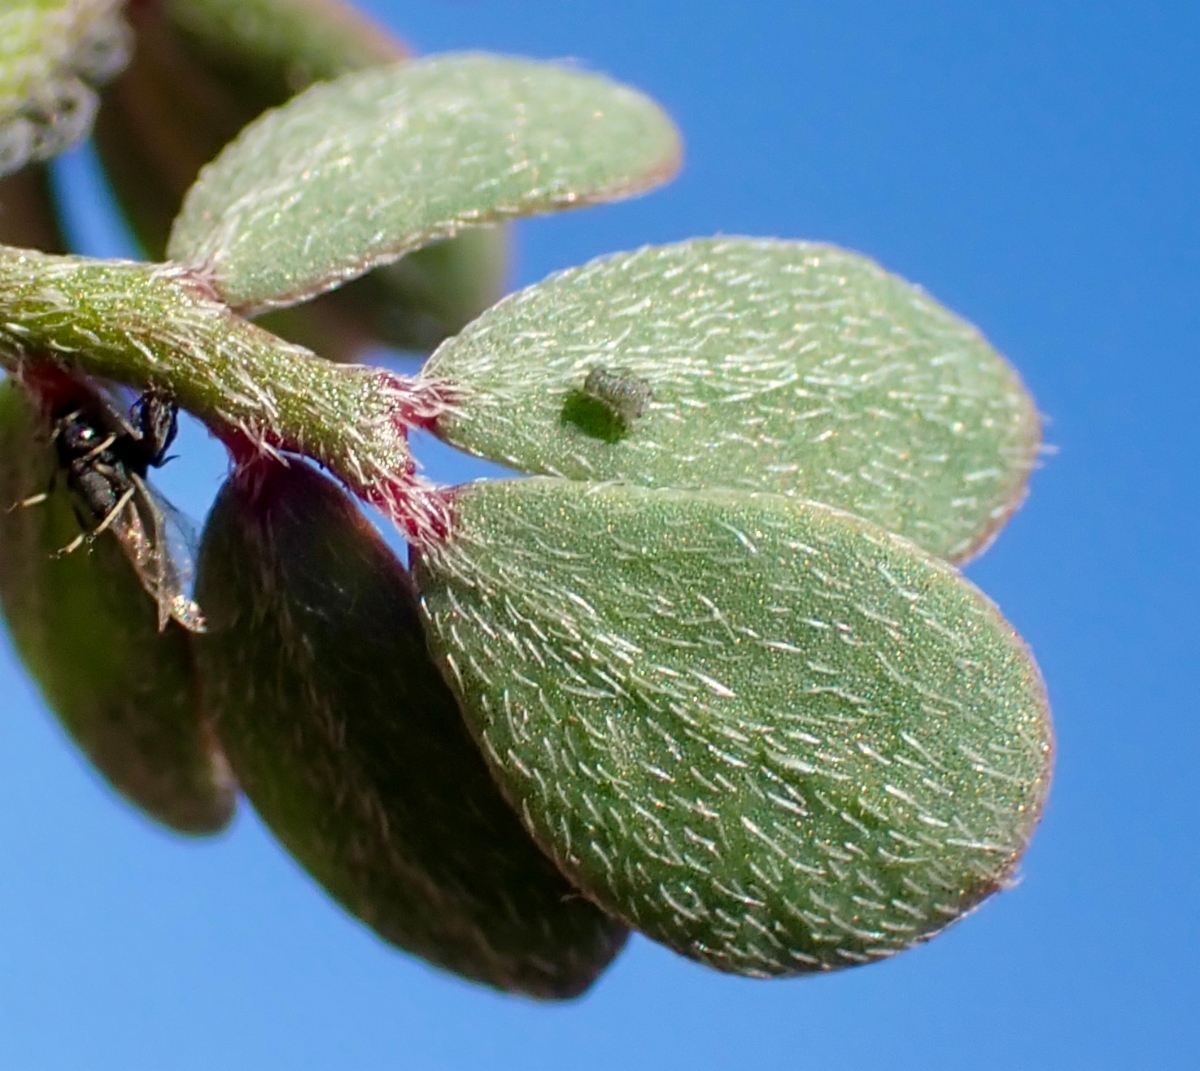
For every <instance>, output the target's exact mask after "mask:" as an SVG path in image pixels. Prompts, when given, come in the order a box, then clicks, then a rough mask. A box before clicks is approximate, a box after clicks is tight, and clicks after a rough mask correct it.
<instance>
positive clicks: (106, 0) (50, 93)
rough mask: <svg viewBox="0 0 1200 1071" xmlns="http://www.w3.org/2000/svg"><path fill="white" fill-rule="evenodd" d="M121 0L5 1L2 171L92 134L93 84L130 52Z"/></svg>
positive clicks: (0, 55)
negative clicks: (90, 130) (90, 132)
mask: <svg viewBox="0 0 1200 1071" xmlns="http://www.w3.org/2000/svg"><path fill="white" fill-rule="evenodd" d="M120 7H121V0H7V2H6V3H5V5H4V7H3V9H0V175H5V174H8V173H9V172H12V171H16V170H17V169H18V168H20V167H22V166H23V165H24V164H26V163H27V162H29V161H32V160H44V159H46V158H48V157H50V156H53V155H54V154H55V153H58V152H61V151H62V150H63V149H65V148H67V147H68V146H70V145H71V144H73V143H74V142H76V141H78V140H79V139H80V138H82V137H83V136H84V135H85V134H87V132H88V130H89V128H90V127H91V123H92V117H93V116H94V114H95V111H96V94H95V93H94V92H93V91H92V88H91V87H92V86H93V85H97V84H99V83H101V82H103V81H105V80H106V79H108V78H110V77H111V76H112V75H113V74H115V73H116V72H117V71H118V70H120V69H121V67H122V66H123V65H124V63H125V60H126V59H127V58H128V35H127V31H126V28H125V25H124V23H122V22H121V19H120V14H119V12H120Z"/></svg>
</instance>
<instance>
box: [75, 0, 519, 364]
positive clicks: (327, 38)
mask: <svg viewBox="0 0 1200 1071" xmlns="http://www.w3.org/2000/svg"><path fill="white" fill-rule="evenodd" d="M130 21H131V22H132V24H133V27H134V30H135V32H136V34H137V40H138V49H137V51H136V52H135V54H134V57H133V61H132V62H131V63H130V65H129V67H128V69H127V70H126V72H125V74H124V75H123V76H122V77H121V78H120V79H118V80H117V81H116V82H115V83H114V84H113V86H112V88H111V89H110V90H109V91H108V92H107V93H106V94H105V96H104V107H103V108H102V109H101V111H100V113H99V116H98V117H97V121H96V140H97V144H98V146H99V150H100V157H101V160H102V161H103V163H104V167H105V170H106V171H107V173H108V176H109V179H110V180H111V182H112V183H113V187H114V189H115V191H116V193H117V196H118V199H119V201H120V202H121V206H122V208H123V210H124V212H125V214H126V216H127V217H128V219H129V220H130V223H131V224H132V225H133V228H134V230H135V233H136V234H137V236H138V240H139V242H140V243H141V245H142V247H143V249H145V251H146V253H147V254H148V256H149V257H150V258H151V259H153V260H160V259H162V257H163V256H164V255H165V252H166V244H167V235H168V233H169V231H170V227H171V222H172V220H173V219H174V218H175V216H176V214H177V213H178V211H179V207H180V204H181V203H182V201H183V195H184V194H185V193H186V192H187V190H188V188H189V187H190V186H191V184H192V183H193V181H195V178H196V175H197V173H198V172H199V170H200V168H201V167H202V166H203V165H204V164H205V163H207V162H208V161H209V160H211V159H212V158H213V157H214V156H216V155H217V153H218V152H219V151H220V150H221V149H222V148H223V147H224V146H225V144H226V143H227V142H229V141H230V140H232V139H233V138H234V137H235V136H236V135H237V133H238V131H239V130H241V128H242V127H243V126H245V125H246V124H247V123H248V122H250V121H251V120H252V119H254V118H256V117H257V116H258V115H259V114H260V113H261V112H263V111H264V110H266V109H267V108H271V107H275V106H277V105H280V104H282V103H284V102H285V101H286V100H287V99H288V98H289V97H290V96H291V95H292V94H293V93H296V92H299V91H300V90H302V89H304V88H306V87H307V86H308V85H309V84H311V83H312V82H314V81H321V80H329V79H333V78H336V77H338V76H339V75H342V74H346V73H348V72H350V71H354V70H361V69H363V68H365V67H369V66H373V65H377V64H383V63H394V62H396V61H397V60H399V59H402V58H403V57H404V56H405V55H406V51H405V49H404V47H403V45H402V44H401V43H400V42H399V41H397V40H396V38H395V37H393V36H392V35H391V34H389V33H388V32H387V31H386V30H385V29H383V28H382V27H379V26H377V25H375V24H374V23H372V22H371V21H370V20H368V19H366V18H365V17H364V16H362V15H361V14H360V13H359V12H358V11H357V9H355V8H353V7H351V6H349V5H345V4H341V3H337V2H334V0H300V2H296V0H170V2H167V3H163V4H150V5H144V6H139V7H136V8H134V10H133V11H131V13H130ZM506 252H507V249H506V243H505V240H504V235H503V232H502V231H500V230H497V229H486V230H484V229H480V230H471V231H468V232H465V233H464V234H462V235H461V236H460V237H459V238H457V239H454V240H452V241H450V242H446V243H441V244H439V245H437V246H435V247H431V248H429V249H423V250H418V251H417V252H415V253H412V254H410V255H409V256H407V257H405V258H403V259H402V260H401V261H399V262H398V263H396V264H393V265H388V266H385V267H382V268H379V269H377V270H376V271H374V272H371V273H370V274H368V275H367V276H366V277H364V278H362V279H359V280H354V281H352V282H351V283H349V284H347V285H346V286H345V287H342V288H340V289H339V290H337V291H334V292H332V293H330V294H326V295H322V296H321V297H318V298H316V299H315V300H313V301H311V302H306V303H304V304H303V305H299V306H294V307H292V308H290V309H287V310H280V311H278V312H276V313H275V314H273V315H272V316H271V317H270V319H269V320H268V321H266V322H265V323H264V326H266V327H267V328H268V329H269V330H271V331H274V332H275V333H277V334H281V335H283V336H284V337H286V338H290V339H292V340H293V341H295V342H299V343H301V344H302V345H305V346H307V347H309V348H310V349H313V350H316V351H317V352H318V353H320V354H321V355H322V356H325V357H330V358H332V359H335V360H344V361H350V360H356V359H358V358H359V357H360V356H361V355H362V353H363V352H364V351H365V350H366V349H368V348H370V347H371V346H373V345H378V344H380V343H382V344H384V345H390V346H395V347H398V348H401V349H408V350H422V351H425V352H428V351H430V350H432V349H433V347H434V346H436V345H437V343H438V342H440V341H441V340H442V339H444V338H445V337H446V336H447V335H450V334H453V333H454V332H455V331H457V330H459V329H460V328H461V327H463V326H464V325H465V324H467V323H468V322H470V321H471V320H472V319H473V318H474V317H476V316H478V315H479V313H481V312H482V311H483V310H484V309H486V308H487V307H488V306H489V305H491V304H492V303H493V302H494V301H495V300H496V299H497V298H498V297H499V296H500V294H501V292H502V290H503V284H504V279H505V271H506V259H507V258H506Z"/></svg>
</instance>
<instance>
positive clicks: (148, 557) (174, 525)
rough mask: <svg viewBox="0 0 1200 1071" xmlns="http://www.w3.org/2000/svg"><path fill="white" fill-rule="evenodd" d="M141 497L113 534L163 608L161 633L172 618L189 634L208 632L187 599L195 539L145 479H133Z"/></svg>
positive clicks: (116, 523) (125, 511)
mask: <svg viewBox="0 0 1200 1071" xmlns="http://www.w3.org/2000/svg"><path fill="white" fill-rule="evenodd" d="M129 478H130V480H131V481H132V483H133V485H134V487H135V488H136V494H135V495H134V497H133V499H132V500H131V501H130V503H129V505H128V506H127V507H126V508H125V509H123V510H122V511H121V513H120V516H119V517H117V518H116V519H115V520H114V522H113V524H112V529H113V531H114V532H115V533H116V536H117V539H118V540H119V541H120V543H121V547H122V549H123V550H124V552H125V556H126V557H127V558H128V559H129V562H130V564H131V565H132V566H133V568H134V571H135V572H136V573H137V575H138V579H139V580H141V583H142V587H143V588H145V590H146V592H147V593H148V594H149V595H150V596H151V598H153V599H154V600H155V601H156V602H157V604H158V627H159V631H161V630H162V629H164V628H166V627H167V622H168V621H169V620H171V619H172V618H173V619H174V620H175V621H177V622H178V623H179V624H180V625H182V626H183V627H184V628H185V629H187V630H188V631H189V632H203V631H204V615H203V614H202V613H201V612H200V607H199V606H197V605H196V603H195V601H194V600H193V599H192V598H191V597H190V596H189V595H188V594H187V590H188V588H189V586H190V585H191V580H192V551H191V548H192V546H193V545H194V542H195V540H194V538H193V536H192V535H191V526H190V524H189V523H188V522H187V520H186V519H185V518H184V517H183V516H182V514H180V513H179V511H178V510H176V509H175V507H174V506H172V505H171V504H170V503H169V502H167V501H166V499H164V498H163V497H162V496H161V495H159V494H158V493H157V492H156V491H154V490H153V489H152V488H151V487H150V485H149V484H148V483H147V482H146V481H145V480H143V479H142V478H141V477H140V476H137V475H135V474H133V473H130V476H129Z"/></svg>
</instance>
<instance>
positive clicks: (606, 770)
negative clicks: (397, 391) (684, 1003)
mask: <svg viewBox="0 0 1200 1071" xmlns="http://www.w3.org/2000/svg"><path fill="white" fill-rule="evenodd" d="M455 508H456V511H457V524H456V527H455V529H454V530H453V532H452V534H451V536H450V538H449V539H448V540H447V541H446V542H445V543H444V544H442V545H438V546H431V547H429V548H428V549H426V550H425V551H424V552H423V554H422V556H421V557H420V558H419V560H418V563H417V565H416V576H417V580H418V585H419V588H420V591H421V598H422V606H423V609H424V613H425V615H426V619H427V624H428V631H429V636H430V643H431V646H432V648H433V650H434V651H435V653H436V654H437V655H438V657H439V658H440V659H441V663H442V666H443V669H444V671H445V675H446V677H447V680H448V681H450V682H451V683H452V685H453V687H454V688H455V690H456V692H457V693H458V694H459V696H460V698H461V700H462V702H463V705H464V710H465V712H466V715H467V720H468V723H469V724H470V725H471V727H472V730H473V732H474V733H475V735H476V738H477V739H478V741H479V742H480V744H481V745H482V748H483V750H484V753H485V755H486V756H487V758H488V761H489V763H490V764H491V767H492V771H493V773H494V774H495V775H496V776H497V778H498V779H499V780H500V782H501V784H502V786H503V788H504V791H505V794H506V795H507V796H508V798H509V799H510V800H512V801H514V802H516V803H517V804H518V805H519V807H520V809H521V812H522V815H523V817H524V819H525V821H526V824H527V826H528V828H529V829H530V830H531V831H532V832H533V834H534V836H535V837H536V839H537V840H538V842H539V843H540V844H541V845H542V846H543V848H545V849H546V850H547V851H548V852H550V853H551V854H552V855H553V857H554V858H555V860H556V861H557V862H558V864H559V866H560V867H561V868H562V870H563V872H564V873H566V874H567V875H568V877H570V878H571V879H572V880H574V881H575V882H576V883H577V884H578V885H579V886H580V887H581V888H582V889H583V890H584V891H585V892H586V893H587V894H588V895H589V896H591V897H592V898H594V899H595V900H596V902H597V903H599V904H601V905H602V906H604V907H606V908H607V909H609V910H610V911H613V912H614V913H616V914H618V915H620V916H621V917H623V918H625V919H626V920H627V921H629V922H630V923H631V924H633V925H635V926H637V927H638V928H640V929H642V930H643V931H645V932H646V933H647V934H649V935H650V936H651V937H653V938H655V939H657V940H659V941H662V942H664V943H665V944H667V945H669V946H670V947H672V948H674V949H676V950H677V951H679V952H682V953H684V954H685V955H689V956H693V957H695V958H696V959H699V960H702V961H703V962H705V963H708V964H710V965H712V966H714V967H718V968H720V969H722V970H728V971H733V972H737V973H742V974H749V975H759V976H769V975H787V974H794V973H799V972H805V971H815V970H826V969H832V968H837V967H845V966H850V965H854V964H858V963H866V962H870V961H872V960H875V959H878V958H881V957H885V956H889V955H891V954H893V953H895V952H897V951H900V950H901V949H904V948H907V947H908V946H910V945H913V944H915V943H917V942H920V941H923V940H925V939H927V938H928V937H930V936H931V935H933V934H935V933H937V932H938V931H939V930H941V929H942V928H944V927H945V926H947V925H948V924H950V923H951V922H953V921H954V920H955V919H957V918H958V917H960V916H961V915H962V914H963V913H964V912H966V911H969V910H970V909H971V908H972V907H974V906H975V905H976V904H977V903H978V902H979V901H980V900H982V899H983V898H984V897H986V896H988V895H989V894H990V893H993V892H995V891H996V890H997V889H1000V888H1002V887H1003V886H1004V885H1005V883H1006V882H1007V881H1008V880H1009V878H1010V876H1011V874H1012V872H1013V868H1014V867H1015V866H1016V863H1017V860H1018V859H1019V857H1020V855H1021V853H1022V851H1023V850H1024V848H1025V845H1026V843H1027V841H1028V839H1029V836H1030V833H1031V831H1032V829H1033V826H1034V824H1035V822H1036V820H1037V816H1038V813H1039V810H1040V807H1041V804H1042V801H1043V798H1044V796H1045V792H1046V788H1047V784H1048V779H1049V766H1050V757H1051V733H1050V725H1049V721H1048V715H1047V711H1046V706H1045V696H1044V693H1043V689H1042V684H1041V680H1040V677H1039V674H1038V671H1037V668H1036V666H1035V665H1034V663H1033V661H1032V659H1031V658H1030V656H1029V653H1028V652H1027V650H1026V649H1025V647H1024V646H1023V644H1022V643H1021V641H1020V639H1019V638H1018V637H1017V636H1016V635H1015V634H1014V633H1013V631H1012V629H1011V628H1010V627H1009V626H1008V624H1007V623H1006V622H1005V621H1004V620H1003V619H1002V618H1001V617H1000V615H999V614H998V613H997V611H996V609H995V608H994V607H993V606H992V605H991V604H990V603H989V602H988V601H987V600H986V599H985V598H984V597H983V596H982V595H980V593H979V592H978V591H977V590H976V589H975V588H974V587H972V586H971V585H970V584H969V583H967V582H966V581H965V580H964V579H962V577H961V576H960V575H959V574H958V573H957V572H956V571H955V570H953V569H952V568H951V567H949V566H947V565H945V564H944V563H942V562H941V561H939V560H938V559H935V558H932V557H930V556H928V555H927V554H925V553H924V552H922V551H921V550H920V549H919V548H917V547H916V546H914V545H913V544H911V543H909V542H908V541H906V540H903V539H901V538H899V537H897V536H893V535H891V534H889V533H886V532H884V531H882V530H881V529H879V528H877V527H875V526H874V525H871V524H869V523H867V522H865V521H863V520H861V519H860V518H857V517H854V516H852V515H850V514H845V513H841V512H838V511H835V510H832V509H829V508H827V507H824V506H818V505H815V504H812V503H806V502H800V501H796V500H793V499H787V498H783V497H782V496H775V495H751V494H747V493H744V492H715V491H707V492H681V491H671V490H650V489H645V488H640V487H632V486H628V485H612V484H609V485H604V484H588V483H584V482H575V481H565V480H557V479H544V478H543V479H531V480H518V481H494V482H486V483H480V484H472V485H468V486H466V487H464V488H461V489H459V491H458V492H457V494H456V497H455Z"/></svg>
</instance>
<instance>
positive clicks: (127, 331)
mask: <svg viewBox="0 0 1200 1071" xmlns="http://www.w3.org/2000/svg"><path fill="white" fill-rule="evenodd" d="M45 363H50V364H53V365H56V366H58V367H60V368H65V369H67V370H70V371H73V372H76V373H79V374H83V375H86V376H92V377H96V378H99V379H104V380H109V381H112V382H115V383H121V384H124V385H126V386H128V387H132V388H133V389H135V390H145V389H146V388H148V387H151V386H153V387H157V388H159V389H161V390H164V391H166V392H168V393H169V394H170V395H171V396H172V397H173V398H174V399H175V400H176V402H177V403H178V404H179V405H180V406H181V407H182V408H184V409H186V410H187V411H189V412H190V413H192V414H193V415H195V416H196V417H198V418H199V419H200V420H202V421H203V422H204V423H205V424H206V425H207V426H208V428H209V429H210V430H211V431H212V432H213V434H214V435H216V436H217V437H218V438H220V439H221V440H222V442H224V443H225V445H226V446H227V447H228V448H229V449H230V451H231V453H232V454H233V456H234V458H235V460H237V461H238V462H239V463H242V462H245V461H247V460H249V459H251V458H252V457H255V456H258V455H261V454H276V455H278V454H282V453H294V454H300V455H303V456H305V457H308V458H311V459H312V460H314V461H316V462H318V463H319V464H321V465H322V466H324V467H325V468H327V469H328V470H329V471H330V472H332V473H333V474H334V475H335V476H337V477H338V478H339V479H340V480H342V482H343V483H345V484H346V486H347V487H348V488H349V489H350V490H351V491H353V492H354V493H355V494H356V495H358V496H359V497H360V498H362V499H363V500H364V501H367V502H370V503H372V504H373V505H376V506H378V507H380V508H381V509H382V510H383V511H384V512H385V513H387V514H388V515H389V516H390V517H391V518H392V520H393V521H395V522H396V524H397V525H399V526H400V528H401V529H402V530H403V531H404V532H405V533H406V534H407V535H408V536H409V538H410V539H413V540H414V541H415V542H417V543H422V542H424V541H426V540H428V539H431V538H433V539H436V538H438V537H440V536H441V535H442V534H444V532H445V528H446V518H445V506H444V504H443V499H442V496H440V495H439V494H437V493H436V492H435V491H434V490H433V489H432V488H430V487H428V486H426V485H424V484H422V483H421V482H420V481H419V480H418V479H417V478H416V476H415V466H414V463H413V460H412V455H411V454H410V452H409V449H408V442H407V429H408V427H410V426H414V425H424V424H427V423H429V422H431V421H432V420H433V419H434V418H435V417H436V416H437V415H438V414H439V413H440V412H442V411H444V410H445V408H446V404H447V400H446V399H445V398H443V397H441V396H439V395H437V394H436V393H434V392H431V391H430V390H429V389H427V388H423V387H419V386H417V385H415V384H414V383H413V382H412V381H411V380H408V379H406V378H404V377H401V376H397V375H394V374H392V373H390V372H386V371H383V370H380V369H375V368H368V367H365V366H360V365H336V364H333V363H331V362H328V361H325V360H322V359H321V358H320V357H318V356H316V355H315V354H313V353H312V352H310V351H309V350H306V349H303V348H301V347H299V346H295V345H292V344H290V343H287V342H284V341H283V340H282V339H280V338H277V337H276V336H275V335H272V334H270V333H269V332H267V331H264V330H262V329H261V328H258V327H255V326H254V325H253V324H251V323H249V322H247V321H246V320H243V319H241V318H240V317H238V316H236V315H235V314H234V313H233V312H232V311H230V309H229V308H228V307H227V306H226V305H224V304H223V303H221V302H220V301H218V300H216V299H215V298H214V297H213V296H212V295H211V293H209V292H208V291H207V290H206V288H205V287H204V284H203V282H202V281H201V280H200V279H198V278H197V277H196V276H195V275H193V274H191V273H189V272H187V271H186V270H184V269H183V268H180V267H179V266H177V265H171V264H166V265H162V264H159V265H152V264H135V263H130V262H126V261H102V260H92V259H88V258H84V257H57V256H49V255H47V254H43V253H37V252H33V251H31V250H27V249H12V248H8V247H4V246H0V364H3V365H4V367H6V368H7V369H9V370H10V371H12V372H14V373H16V374H21V373H22V372H23V371H24V370H26V369H29V368H31V367H35V366H37V365H39V364H45Z"/></svg>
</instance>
